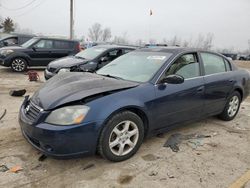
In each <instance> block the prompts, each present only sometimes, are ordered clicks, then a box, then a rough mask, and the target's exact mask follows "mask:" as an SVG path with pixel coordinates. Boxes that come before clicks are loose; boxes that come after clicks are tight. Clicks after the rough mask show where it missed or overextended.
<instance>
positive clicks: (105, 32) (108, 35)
mask: <svg viewBox="0 0 250 188" xmlns="http://www.w3.org/2000/svg"><path fill="white" fill-rule="evenodd" d="M111 37H112V35H111V30H110V28H105V29H104V30H103V32H102V41H104V42H106V41H108V40H109V39H110V38H111Z"/></svg>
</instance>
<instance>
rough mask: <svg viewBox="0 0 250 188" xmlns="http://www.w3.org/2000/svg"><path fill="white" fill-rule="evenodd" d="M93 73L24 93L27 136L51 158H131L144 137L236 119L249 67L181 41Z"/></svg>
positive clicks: (22, 118) (63, 77) (249, 88)
mask: <svg viewBox="0 0 250 188" xmlns="http://www.w3.org/2000/svg"><path fill="white" fill-rule="evenodd" d="M96 73H97V74H92V73H80V72H78V73H70V72H69V73H65V74H59V75H57V76H55V77H54V78H52V79H51V80H49V81H48V82H47V83H45V84H44V86H43V87H42V88H40V89H39V90H38V91H37V92H36V93H35V94H34V95H33V96H32V97H31V98H30V99H29V98H28V97H26V98H25V100H24V103H23V104H22V106H21V109H20V115H19V122H20V125H21V128H22V132H23V134H24V136H25V138H26V139H27V140H28V141H29V142H30V143H31V144H32V145H33V146H34V147H36V148H37V149H38V150H40V151H42V152H43V153H45V154H46V155H50V156H54V157H72V156H80V155H86V154H95V153H96V151H98V152H99V153H100V154H101V155H102V156H103V157H104V158H106V159H109V160H111V161H122V160H126V159H128V158H130V157H131V156H132V155H134V154H135V153H136V151H137V150H138V149H139V147H140V145H141V144H142V141H143V139H144V138H145V137H147V136H150V135H154V134H157V133H161V132H164V131H167V130H169V129H172V128H175V127H177V126H178V125H180V124H181V123H184V122H190V121H196V120H199V119H203V118H206V117H209V116H214V115H218V116H219V117H220V118H221V119H223V120H226V121H229V120H232V119H234V117H235V116H236V115H237V113H238V110H239V108H240V104H241V102H242V101H243V100H244V99H245V98H246V97H247V96H248V95H249V92H250V74H249V72H248V71H246V70H243V69H238V68H237V67H236V66H235V65H234V64H233V63H232V62H230V61H229V60H228V59H227V58H226V57H224V56H222V55H220V54H217V53H212V52H208V51H199V50H195V49H186V48H176V47H175V48H144V49H138V50H135V51H133V52H130V53H127V54H125V55H123V56H121V57H119V58H117V59H115V60H114V61H112V62H111V63H109V64H108V65H106V66H104V67H103V68H102V69H100V70H98V71H97V72H96Z"/></svg>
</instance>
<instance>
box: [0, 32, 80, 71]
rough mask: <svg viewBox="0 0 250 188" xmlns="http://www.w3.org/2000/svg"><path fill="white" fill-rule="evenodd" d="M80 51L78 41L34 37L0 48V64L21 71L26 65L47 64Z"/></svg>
mask: <svg viewBox="0 0 250 188" xmlns="http://www.w3.org/2000/svg"><path fill="white" fill-rule="evenodd" d="M79 51H80V45H79V42H77V41H73V40H66V39H56V38H48V37H34V38H32V39H30V40H28V41H27V42H26V43H24V44H22V45H21V46H13V47H4V48H1V49H0V65H2V66H5V67H11V68H12V70H13V71H17V72H22V71H25V70H26V69H27V67H28V66H47V65H48V63H49V62H51V61H53V60H55V59H58V58H61V57H65V56H68V55H74V54H76V53H78V52H79Z"/></svg>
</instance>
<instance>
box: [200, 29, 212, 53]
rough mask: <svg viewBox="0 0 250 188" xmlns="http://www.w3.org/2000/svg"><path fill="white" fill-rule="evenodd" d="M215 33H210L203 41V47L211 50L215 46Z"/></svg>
mask: <svg viewBox="0 0 250 188" xmlns="http://www.w3.org/2000/svg"><path fill="white" fill-rule="evenodd" d="M213 39H214V35H213V34H212V33H208V34H207V36H206V38H205V40H204V41H203V46H202V49H204V50H210V49H211V48H212V46H213Z"/></svg>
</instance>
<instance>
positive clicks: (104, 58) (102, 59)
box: [101, 57, 109, 62]
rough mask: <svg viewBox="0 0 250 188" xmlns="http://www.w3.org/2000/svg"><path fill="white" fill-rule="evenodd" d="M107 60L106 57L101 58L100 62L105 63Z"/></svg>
mask: <svg viewBox="0 0 250 188" xmlns="http://www.w3.org/2000/svg"><path fill="white" fill-rule="evenodd" d="M108 60H109V58H108V57H102V58H101V62H107V61H108Z"/></svg>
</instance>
